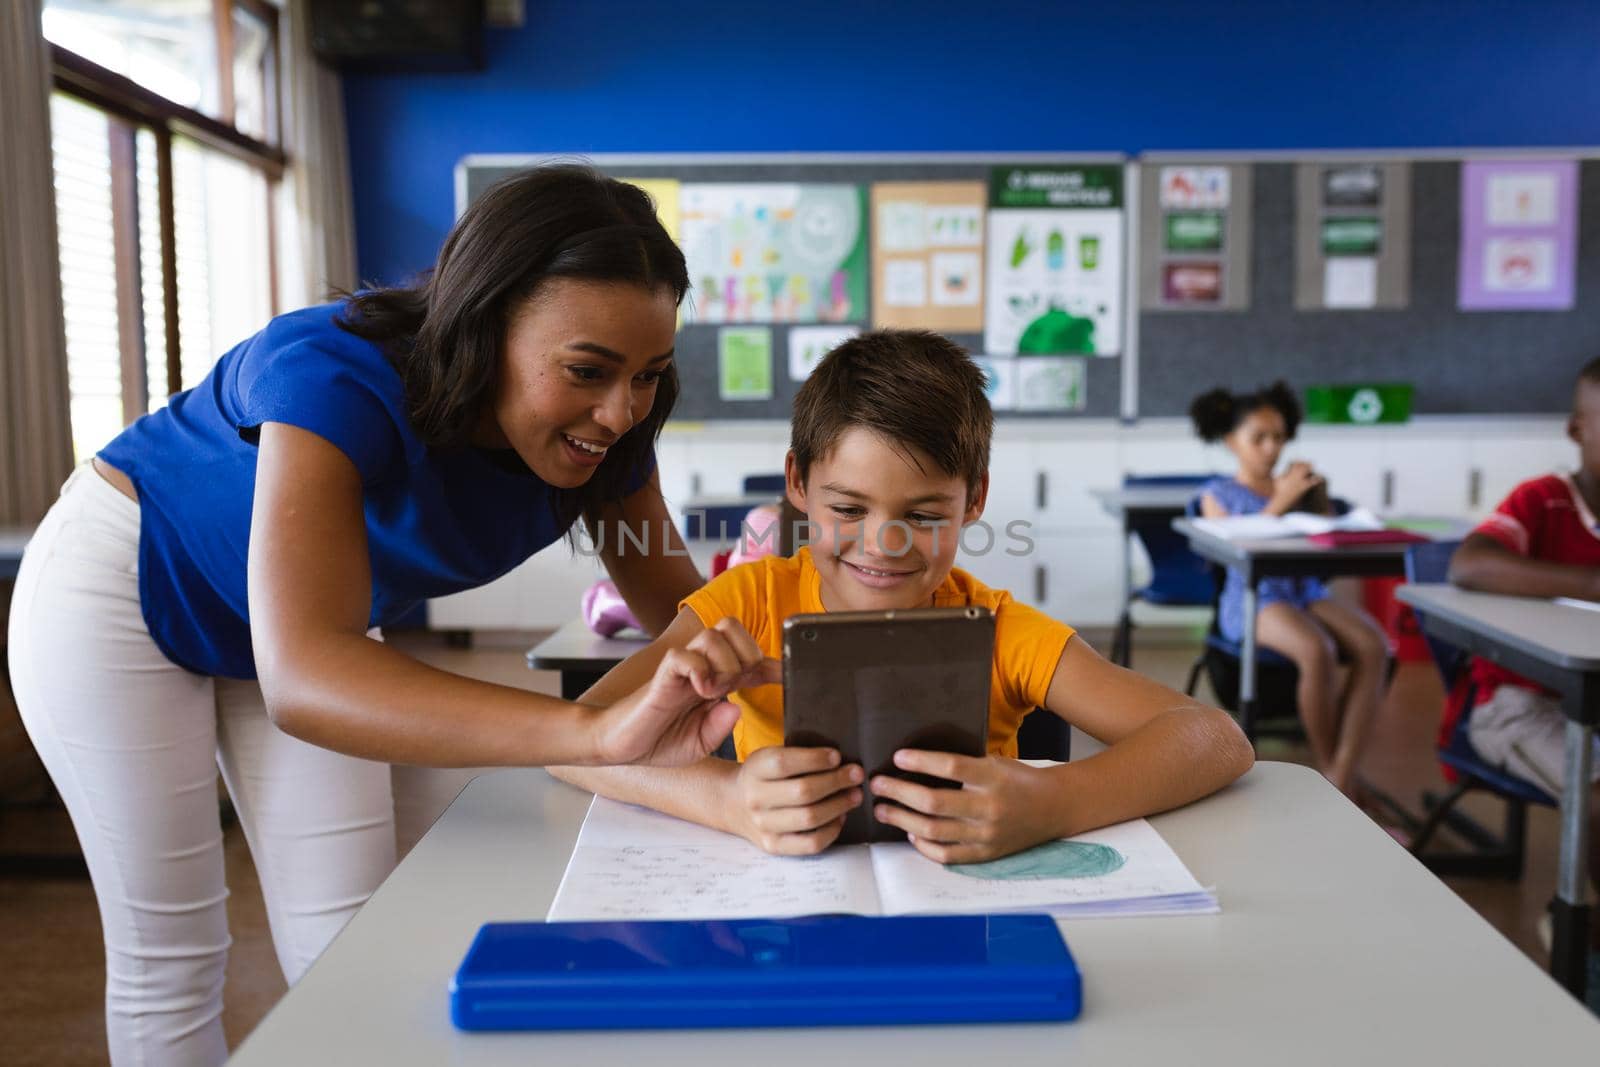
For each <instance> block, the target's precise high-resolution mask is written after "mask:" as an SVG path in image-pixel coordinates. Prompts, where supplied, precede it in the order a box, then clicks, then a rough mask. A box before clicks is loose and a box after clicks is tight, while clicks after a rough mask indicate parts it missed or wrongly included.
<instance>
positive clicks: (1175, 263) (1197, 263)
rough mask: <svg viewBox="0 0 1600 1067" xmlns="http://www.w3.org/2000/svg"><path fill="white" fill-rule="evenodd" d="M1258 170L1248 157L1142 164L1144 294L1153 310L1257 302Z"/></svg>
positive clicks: (1206, 308)
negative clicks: (1253, 262)
mask: <svg viewBox="0 0 1600 1067" xmlns="http://www.w3.org/2000/svg"><path fill="white" fill-rule="evenodd" d="M1253 187H1254V176H1253V171H1252V169H1251V166H1250V165H1249V164H1245V163H1207V164H1204V165H1201V164H1195V163H1186V164H1184V165H1181V166H1179V165H1171V166H1169V165H1163V164H1161V163H1160V161H1159V160H1157V161H1155V162H1153V163H1151V164H1150V165H1147V166H1144V167H1141V168H1140V171H1139V201H1140V205H1141V210H1140V213H1139V255H1138V263H1139V299H1140V302H1141V303H1142V304H1143V306H1144V307H1145V308H1148V309H1149V310H1151V311H1179V312H1194V311H1205V312H1212V311H1219V312H1220V311H1243V310H1244V309H1245V308H1247V307H1249V306H1250V253H1251V246H1250V224H1251V219H1250V213H1251V200H1252V191H1253Z"/></svg>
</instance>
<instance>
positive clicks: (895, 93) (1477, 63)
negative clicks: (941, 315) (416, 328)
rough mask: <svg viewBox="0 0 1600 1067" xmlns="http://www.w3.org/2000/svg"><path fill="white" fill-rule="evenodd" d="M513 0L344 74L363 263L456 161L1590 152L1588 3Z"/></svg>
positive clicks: (389, 275) (420, 207)
mask: <svg viewBox="0 0 1600 1067" xmlns="http://www.w3.org/2000/svg"><path fill="white" fill-rule="evenodd" d="M768 7H770V9H771V12H772V13H771V15H761V14H759V12H761V11H762V10H763V9H765V8H768ZM527 8H528V20H527V25H526V27H524V28H522V29H519V30H499V31H490V32H489V33H488V36H487V50H488V69H487V70H485V71H483V72H481V73H476V74H453V75H426V76H423V75H416V76H383V77H378V76H364V77H354V76H352V77H347V78H346V79H345V106H346V109H347V113H348V118H349V130H350V149H351V169H352V178H353V183H354V187H355V207H356V225H357V238H358V242H359V256H360V266H361V272H362V275H363V276H364V277H365V278H367V279H370V280H378V281H386V282H387V281H395V280H397V279H399V278H401V277H404V276H405V275H406V274H408V273H410V272H412V271H415V270H418V269H420V268H423V267H426V266H428V265H429V264H430V263H431V262H432V261H433V257H434V254H435V252H436V251H437V250H438V247H439V244H440V242H441V241H442V240H443V238H444V235H445V232H446V230H447V229H448V228H449V225H450V222H451V219H452V214H453V206H452V205H453V192H452V180H451V175H452V171H453V168H454V166H455V163H456V161H457V160H458V159H459V158H460V157H461V156H463V155H466V154H469V153H473V152H567V153H584V152H684V151H751V152H756V151H828V150H838V151H984V150H998V151H1006V150H1015V151H1023V150H1027V151H1079V150H1082V151H1091V150H1118V151H1125V152H1138V151H1141V150H1149V149H1186V148H1194V149H1262V148H1265V149H1274V148H1383V147H1410V146H1439V147H1450V146H1463V147H1470V146H1498V145H1580V144H1588V145H1594V144H1600V0H1521V2H1489V0H1387V2H1384V0H1277V2H1271V3H1267V2H1260V0H1211V2H1209V3H1204V2H1201V3H1195V2H1192V0H1189V2H1177V0H1165V2H1163V0H1096V2H1093V3H1080V2H1071V3H1050V2H1048V0H1035V2H1033V3H1017V2H1014V0H989V2H984V0H976V2H967V3H953V2H948V0H919V2H908V0H858V2H856V3H839V2H837V0H809V2H808V0H799V2H792V3H785V4H771V5H762V4H759V3H755V4H752V3H746V4H739V5H735V4H731V3H728V4H715V3H707V2H694V0H680V2H677V3H671V2H662V0H656V2H638V0H628V2H621V0H617V2H613V0H527Z"/></svg>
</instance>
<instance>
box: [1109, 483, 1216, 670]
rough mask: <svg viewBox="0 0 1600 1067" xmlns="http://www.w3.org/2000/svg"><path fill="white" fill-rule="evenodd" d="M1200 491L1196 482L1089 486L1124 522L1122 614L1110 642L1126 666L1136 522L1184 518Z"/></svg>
mask: <svg viewBox="0 0 1600 1067" xmlns="http://www.w3.org/2000/svg"><path fill="white" fill-rule="evenodd" d="M1198 492H1199V486H1194V485H1176V486H1132V487H1130V488H1126V489H1124V488H1117V489H1091V490H1089V495H1090V496H1092V497H1094V498H1095V500H1097V501H1099V503H1100V507H1101V508H1102V509H1103V510H1104V511H1105V513H1106V514H1107V515H1110V516H1111V517H1112V518H1114V519H1117V520H1119V521H1120V522H1121V523H1122V614H1121V615H1120V616H1119V617H1118V618H1117V634H1116V637H1115V639H1114V640H1113V641H1112V642H1111V647H1112V652H1113V654H1112V657H1111V658H1112V660H1113V661H1114V662H1115V663H1117V665H1118V666H1122V667H1126V666H1127V665H1128V662H1129V660H1130V659H1131V658H1132V649H1131V646H1132V643H1133V616H1132V615H1131V614H1130V612H1131V610H1132V608H1133V560H1132V559H1131V558H1130V553H1129V551H1128V539H1129V538H1130V537H1132V536H1133V524H1134V522H1136V521H1137V520H1138V519H1140V518H1155V519H1160V518H1169V519H1178V518H1182V517H1183V515H1184V512H1185V511H1186V510H1187V509H1188V506H1189V501H1190V500H1192V499H1194V497H1195V494H1196V493H1198Z"/></svg>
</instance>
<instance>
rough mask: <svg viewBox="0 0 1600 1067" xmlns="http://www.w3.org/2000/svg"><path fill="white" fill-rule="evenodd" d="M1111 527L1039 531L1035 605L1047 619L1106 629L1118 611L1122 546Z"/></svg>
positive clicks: (1116, 533) (1119, 536) (1115, 617)
mask: <svg viewBox="0 0 1600 1067" xmlns="http://www.w3.org/2000/svg"><path fill="white" fill-rule="evenodd" d="M1120 541H1121V533H1120V531H1119V530H1117V529H1113V530H1110V531H1105V532H1094V531H1075V532H1071V533H1044V534H1042V535H1041V536H1040V537H1039V538H1038V544H1037V546H1036V548H1035V552H1034V558H1035V560H1036V561H1037V567H1038V575H1039V577H1038V579H1037V580H1038V581H1039V582H1040V583H1041V588H1038V589H1035V590H1030V592H1033V593H1035V595H1037V594H1038V593H1041V592H1042V593H1043V594H1044V596H1043V600H1042V602H1040V603H1038V604H1036V606H1037V607H1038V608H1039V609H1040V610H1041V611H1043V612H1044V613H1045V614H1046V615H1049V616H1050V617H1051V618H1055V619H1060V620H1061V621H1062V622H1065V623H1068V624H1070V625H1072V626H1075V627H1079V628H1081V627H1085V626H1095V627H1101V626H1110V625H1112V624H1113V623H1114V622H1116V620H1117V616H1118V615H1119V614H1120V613H1121V611H1122V604H1121V599H1122V578H1121V568H1122V546H1121V544H1120Z"/></svg>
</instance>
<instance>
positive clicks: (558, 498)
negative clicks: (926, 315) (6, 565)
mask: <svg viewBox="0 0 1600 1067" xmlns="http://www.w3.org/2000/svg"><path fill="white" fill-rule="evenodd" d="M687 288H688V275H687V272H686V271H685V268H684V260H683V255H682V253H681V252H680V251H679V250H678V248H677V246H676V245H674V244H673V242H672V240H671V238H670V237H669V236H668V235H667V233H666V231H665V230H664V229H663V228H662V226H661V224H660V223H659V222H658V221H657V219H656V216H655V212H654V210H653V208H652V206H651V204H650V201H649V200H648V198H647V197H646V196H645V195H644V194H643V193H642V192H640V191H639V190H638V189H637V188H635V187H633V186H630V185H625V184H623V183H620V182H617V181H613V180H611V179H608V178H606V177H604V176H602V175H600V174H598V173H596V172H594V171H592V170H590V169H587V168H583V167H576V166H553V167H545V168H540V169H537V170H533V171H529V172H526V173H523V174H521V175H518V176H516V177H513V178H510V179H508V180H506V181H504V182H502V183H500V184H499V185H497V186H495V187H494V188H493V189H490V190H489V191H487V192H486V193H484V194H483V196H482V197H480V198H479V199H478V200H477V202H476V203H474V204H473V205H472V206H471V207H470V208H469V209H468V210H467V212H466V214H465V215H464V216H463V217H462V218H461V220H460V221H459V222H458V224H457V225H456V227H455V229H454V230H453V231H452V232H451V234H450V236H449V237H448V239H447V240H446V241H445V245H444V249H443V251H442V252H441V253H440V256H439V262H438V264H437V265H436V266H435V268H434V269H433V271H432V272H431V273H429V274H428V275H427V276H425V278H424V280H422V282H421V283H420V284H418V285H417V286H415V287H413V288H395V289H377V290H371V291H366V292H362V293H359V294H357V295H355V296H354V297H351V298H349V299H347V300H344V301H342V302H339V303H336V304H331V305H325V306H321V307H312V308H307V309H305V310H302V311H296V312H293V313H291V314H287V315H283V316H280V317H279V318H276V319H274V320H272V321H271V322H269V323H268V324H267V326H266V328H265V329H263V330H262V331H261V332H260V333H258V334H256V335H255V336H253V337H251V338H249V339H247V340H246V341H244V342H243V343H241V344H240V345H239V346H238V347H236V348H234V349H233V350H232V351H230V352H228V353H227V354H226V355H224V356H223V357H222V358H221V359H220V360H219V361H218V362H217V364H216V366H215V367H214V368H213V369H212V371H211V373H210V374H209V375H208V376H207V377H206V379H205V380H204V381H203V382H201V383H200V385H198V386H197V387H195V388H194V389H191V390H189V391H188V392H185V393H180V394H179V395H177V396H174V397H173V398H172V399H171V401H170V402H169V403H168V404H167V406H166V407H165V408H163V409H162V410H160V411H158V412H156V413H154V414H151V415H147V416H145V417H144V418H141V419H140V420H139V421H138V422H136V423H134V424H133V425H132V426H131V427H129V428H128V429H127V430H126V431H124V432H123V433H122V435H121V436H119V437H118V438H116V439H115V440H114V441H112V442H111V443H110V444H109V445H107V446H106V448H105V449H104V450H103V451H102V452H101V453H100V454H99V455H98V456H96V457H95V459H94V461H93V464H92V466H85V467H82V468H80V469H79V470H78V471H77V473H75V474H74V475H73V476H72V478H71V479H70V480H69V481H68V482H67V484H66V487H65V488H64V489H63V491H62V495H61V498H60V500H59V501H58V502H57V503H56V505H55V506H54V507H53V508H52V509H51V511H50V513H49V515H48V516H47V517H46V518H45V520H44V522H43V523H42V525H41V526H40V528H39V531H38V533H37V535H36V536H35V537H34V539H33V541H32V543H31V544H30V546H29V548H28V551H27V554H26V556H25V558H24V559H23V562H22V570H21V574H20V575H19V577H18V579H17V585H16V590H15V595H14V601H13V605H12V609H11V631H10V643H11V657H10V659H11V677H12V682H13V686H14V689H15V691H16V695H17V701H18V704H19V706H20V709H21V713H22V719H23V722H24V723H25V724H26V726H27V729H28V733H29V735H30V736H31V737H32V739H33V743H34V745H35V746H36V747H37V748H38V750H39V753H40V755H41V756H42V758H43V759H44V762H45V765H46V766H47V767H48V769H49V771H50V775H51V777H52V778H53V779H54V781H55V784H56V787H57V788H58V789H59V790H60V793H61V796H62V797H63V799H64V800H65V802H66V805H67V808H68V810H69V811H70V812H71V815H72V820H73V824H74V826H75V827H76V829H77V833H78V837H79V839H80V841H81V843H82V846H83V851H84V855H85V857H86V859H87V861H88V866H89V873H90V876H91V877H92V879H93V881H94V888H95V893H96V895H97V897H98V900H99V906H100V915H101V919H102V923H103V927H104V931H105V942H106V1027H107V1031H108V1035H109V1039H110V1045H111V1058H112V1061H113V1062H114V1063H116V1064H124V1063H129V1064H132V1063H139V1064H142V1063H161V1064H212V1063H219V1062H221V1061H222V1060H223V1059H225V1058H226V1056H227V1047H226V1044H225V1042H224V1039H223V1033H222V1023H221V1011H222V983H223V971H224V966H225V963H226V957H227V951H228V944H229V937H228V926H227V914H226V910H225V907H224V901H225V899H226V897H227V888H226V885H225V884H224V878H223V854H222V834H221V829H220V825H219V820H218V811H217V798H216V791H215V780H216V767H217V766H218V765H220V766H221V769H222V774H223V778H224V780H225V782H226V784H227V787H228V791H229V792H230V794H231V795H232V797H233V802H234V806H235V808H236V809H237V811H238V813H239V818H240V822H241V823H242V825H243V827H244V831H245V836H246V838H247V840H248V841H249V844H250V849H251V853H252V855H253V857H254V859H255V865H256V867H257V869H258V871H259V873H260V877H261V888H262V891H263V894H264V896H265V898H266V904H267V913H268V917H269V919H270V922H271V926H272V935H273V941H274V944H275V947H276V949H277V954H278V959H279V961H280V963H281V964H282V966H283V970H284V974H285V976H286V977H287V978H288V980H289V981H290V982H291V983H292V982H294V981H295V980H296V979H297V978H299V976H300V975H301V974H302V973H303V972H304V971H305V969H306V968H307V967H308V966H309V965H310V964H311V962H312V960H314V959H315V958H316V957H317V955H318V953H320V952H321V951H322V950H323V948H324V947H326V946H327V944H328V942H329V941H330V940H331V939H332V938H333V936H334V934H336V933H337V932H338V931H339V929H340V927H342V926H343V924H344V923H345V921H346V920H348V919H349V917H350V916H351V915H352V914H353V913H354V912H355V910H356V909H357V908H358V907H360V906H361V904H362V902H363V901H365V900H366V899H367V897H368V895H369V894H371V892H372V891H373V889H374V888H376V887H377V885H378V883H379V882H381V881H382V880H383V878H384V877H385V876H386V875H387V874H388V873H389V871H390V869H391V868H392V867H393V865H394V862H395V840H396V826H395V811H396V809H397V807H398V809H399V810H400V811H401V812H402V813H403V812H405V811H406V810H407V807H406V799H405V795H404V794H405V793H406V792H407V791H408V790H409V789H412V788H415V787H417V786H419V785H420V786H422V787H424V788H426V786H427V782H426V777H427V776H426V774H421V773H419V772H418V771H417V770H416V768H463V767H479V766H496V765H502V766H515V765H532V764H569V763H660V764H672V763H687V762H691V761H693V760H695V759H699V758H701V757H703V756H705V755H706V754H707V753H709V752H711V751H713V750H715V748H716V747H717V745H718V743H719V742H720V741H721V739H722V738H723V736H725V735H726V734H727V732H728V731H729V730H730V729H731V727H732V724H733V719H734V718H735V717H736V714H737V712H736V711H735V710H734V709H733V707H732V706H731V705H729V704H727V703H725V702H723V701H721V700H720V699H719V698H720V697H721V696H722V695H724V694H725V693H727V692H728V691H729V690H731V689H734V688H738V687H739V686H740V685H747V684H751V683H752V682H757V683H758V684H759V681H760V680H762V679H764V680H766V681H776V680H777V677H776V674H775V673H773V671H774V665H772V664H763V663H761V662H758V661H752V660H750V659H749V658H748V657H741V656H740V654H739V653H737V652H735V651H731V649H732V646H731V645H730V644H729V643H727V642H723V641H722V640H721V639H720V635H718V634H716V633H711V634H709V635H708V637H709V640H708V641H707V642H706V643H705V644H702V645H700V646H699V647H697V648H693V649H691V650H689V652H688V654H687V655H685V656H683V657H681V658H679V659H676V660H674V661H672V662H670V663H667V664H663V667H662V669H661V670H660V671H659V672H658V673H657V674H656V676H655V677H654V679H653V680H652V682H651V684H650V686H649V687H648V688H647V689H646V690H644V691H642V692H641V693H640V694H638V695H637V696H636V697H634V698H630V699H629V700H627V701H624V702H623V703H622V704H619V705H616V706H615V707H612V708H607V709H596V708H591V707H587V706H583V705H579V704H570V703H566V702H564V701H560V700H557V699H554V698H552V697H547V696H541V695H539V694H535V693H529V692H525V691H523V690H520V689H513V688H508V687H505V686H499V685H491V684H488V683H486V682H479V681H474V680H471V679H468V678H463V677H459V676H457V675H454V674H450V673H447V672H445V671H441V670H436V669H434V668H432V667H429V666H426V665H424V664H422V663H419V662H417V661H416V660H414V659H411V658H410V657H408V656H406V655H404V654H402V653H400V652H398V651H395V650H393V649H391V648H388V647H386V646H385V645H384V644H383V643H382V642H381V640H380V639H379V637H378V634H377V631H376V628H377V627H380V626H382V625H383V624H384V623H385V622H387V621H390V620H393V619H395V618H397V617H399V616H400V615H401V614H403V613H404V612H406V611H407V610H408V609H410V608H411V607H413V606H414V605H415V604H416V603H417V602H418V601H421V600H423V599H426V598H429V597H437V596H443V595H444V594H447V593H453V592H457V591H460V590H463V589H469V588H472V587H474V586H478V585H482V584H484V583H486V582H489V581H492V580H494V579H495V578H497V577H499V576H500V575H502V574H505V573H506V572H507V571H509V570H511V569H512V568H513V567H515V566H517V565H518V564H519V563H521V562H523V561H524V560H526V559H527V558H528V557H529V556H531V555H533V553H535V552H537V551H538V550H539V549H541V548H544V547H545V546H546V545H549V544H551V543H552V542H554V541H556V540H559V539H560V538H562V537H563V536H564V535H569V534H572V533H574V532H575V531H574V525H575V524H576V523H578V522H580V521H581V522H583V523H584V524H586V525H587V526H588V527H590V529H591V530H593V529H595V528H597V527H599V526H600V525H601V524H616V523H620V524H625V525H629V526H631V527H633V528H634V529H636V530H637V529H638V527H640V526H643V525H646V524H647V525H648V527H649V528H650V530H649V532H650V534H651V535H653V538H654V543H653V546H652V547H654V548H655V549H656V551H655V552H654V553H652V554H641V553H638V552H634V553H632V554H620V555H619V554H617V553H616V552H615V550H614V548H613V550H612V551H611V553H610V554H608V555H606V554H604V553H603V555H604V558H605V563H606V565H607V568H608V570H609V571H610V573H611V576H612V578H613V579H614V580H615V581H616V583H617V586H618V588H619V589H620V590H621V592H622V593H623V595H624V597H626V599H627V600H628V602H629V604H630V605H631V606H632V607H633V609H634V610H635V611H636V612H637V614H638V616H639V617H640V619H641V620H642V621H643V622H644V623H645V624H646V625H647V626H651V627H653V628H656V629H660V628H662V627H664V626H665V625H666V624H667V623H668V622H669V621H670V620H671V618H672V617H673V614H674V613H675V611H676V605H677V602H678V600H679V598H680V597H681V596H683V595H684V594H686V593H688V592H689V591H690V590H691V589H693V588H694V587H695V586H696V585H697V584H698V583H699V580H700V579H699V575H698V574H697V573H696V571H695V569H694V567H693V565H692V564H690V563H689V561H688V559H687V557H686V556H685V555H683V554H681V548H682V546H681V543H679V542H677V541H676V540H675V539H674V540H672V541H671V542H670V543H669V544H663V540H664V538H663V536H662V535H663V533H664V531H666V530H669V529H670V528H671V523H670V521H669V518H668V513H667V510H666V506H665V504H664V503H663V502H662V499H661V493H660V490H659V488H658V484H657V481H656V478H655V467H654V442H655V438H656V435H657V433H658V432H659V431H660V429H661V426H662V424H663V422H664V421H665V420H666V418H667V416H668V414H669V413H670V412H671V410H672V405H673V401H674V399H675V397H676V395H677V379H676V377H675V375H674V372H673V366H672V358H673V338H674V333H675V328H676V318H677V308H678V304H679V302H680V301H681V300H682V299H683V296H684V293H685V291H686V289H687ZM672 537H673V538H675V534H674V535H672ZM603 540H604V544H605V545H607V546H616V545H618V544H619V543H626V542H624V541H623V539H622V538H619V537H616V536H606V537H605V538H604V539H603ZM634 544H637V541H635V542H634ZM663 549H668V551H663ZM674 550H675V551H674ZM730 657H732V658H730ZM391 764H393V765H395V766H394V767H393V768H391V766H390V765H391ZM391 772H392V773H391ZM436 814H437V810H436V809H435V810H430V811H426V812H421V813H418V817H419V818H422V819H426V818H428V817H431V816H432V815H436ZM403 821H404V820H403V819H402V822H403ZM416 832H417V830H416V828H415V827H412V828H409V829H408V828H407V827H405V826H401V828H400V834H401V838H402V840H403V841H408V840H410V839H412V838H414V836H415V834H416Z"/></svg>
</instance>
